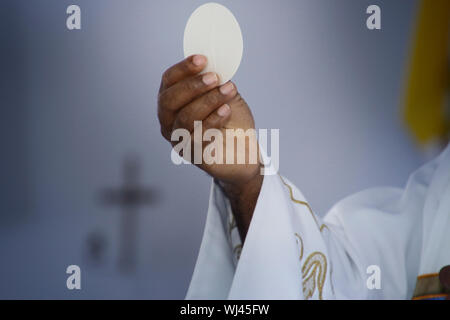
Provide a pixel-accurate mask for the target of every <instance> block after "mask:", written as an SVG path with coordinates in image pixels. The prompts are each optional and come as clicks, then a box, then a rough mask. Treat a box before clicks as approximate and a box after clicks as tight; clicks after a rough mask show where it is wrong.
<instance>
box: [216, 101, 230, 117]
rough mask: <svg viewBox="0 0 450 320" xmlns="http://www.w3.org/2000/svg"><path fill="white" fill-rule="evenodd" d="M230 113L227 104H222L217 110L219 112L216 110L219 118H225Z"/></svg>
mask: <svg viewBox="0 0 450 320" xmlns="http://www.w3.org/2000/svg"><path fill="white" fill-rule="evenodd" d="M230 111H231V109H230V106H229V105H227V104H224V105H223V106H221V107H220V108H219V110H217V114H218V115H219V116H221V117H226V116H228V115H229V114H230Z"/></svg>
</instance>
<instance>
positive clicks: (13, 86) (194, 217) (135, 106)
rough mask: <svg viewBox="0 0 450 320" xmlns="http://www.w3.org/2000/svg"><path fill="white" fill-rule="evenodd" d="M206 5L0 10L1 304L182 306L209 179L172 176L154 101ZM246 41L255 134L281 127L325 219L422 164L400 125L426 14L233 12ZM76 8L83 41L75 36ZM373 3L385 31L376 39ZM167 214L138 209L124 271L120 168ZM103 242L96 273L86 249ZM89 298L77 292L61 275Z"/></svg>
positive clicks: (310, 6) (344, 6)
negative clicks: (417, 32) (135, 172)
mask: <svg viewBox="0 0 450 320" xmlns="http://www.w3.org/2000/svg"><path fill="white" fill-rule="evenodd" d="M204 2H205V1H190V0H183V1H174V0H170V1H168V0H158V1H153V0H152V1H136V0H135V1H106V0H102V1H100V0H97V1H87V0H86V1H62V0H58V1H56V0H54V1H46V0H42V1H5V0H3V1H2V2H1V4H0V21H1V22H0V23H1V25H0V27H1V29H0V30H1V33H0V34H1V38H0V40H1V46H2V50H1V51H2V52H1V60H0V61H1V64H2V70H4V71H2V73H1V76H0V77H1V106H2V107H1V110H2V122H1V128H2V129H1V130H2V132H1V133H2V134H1V141H2V145H1V147H2V149H1V150H2V159H1V161H2V164H1V171H0V173H1V185H0V188H1V189H0V191H1V204H0V210H1V211H0V298H150V299H152V298H158V299H163V298H183V297H184V295H185V293H186V290H187V286H188V284H189V280H190V277H191V274H192V271H193V268H194V264H195V260H196V256H197V253H198V249H199V245H200V240H201V236H202V231H203V226H204V223H205V217H206V209H207V204H208V193H209V187H210V179H209V178H208V177H207V176H206V174H204V173H202V172H201V171H199V170H197V169H196V168H193V167H188V166H180V167H176V166H174V165H173V164H172V163H171V161H170V147H169V144H168V143H167V142H166V141H164V140H163V139H162V138H161V137H160V133H159V124H158V121H157V118H156V112H155V111H156V93H157V90H158V87H159V81H160V75H161V73H162V72H163V70H164V69H166V68H167V67H168V66H170V65H171V64H173V63H175V62H177V61H178V60H180V59H182V52H183V48H182V39H183V30H184V26H185V23H186V21H187V19H188V17H189V15H190V14H191V12H192V11H193V10H194V9H195V8H196V7H197V6H199V5H200V4H202V3H204ZM219 2H220V3H223V4H225V5H226V6H227V7H229V8H230V9H231V10H232V11H233V13H234V14H235V16H236V18H237V19H238V21H239V22H240V25H241V28H242V31H243V35H244V47H245V48H244V58H243V61H242V64H241V67H240V69H239V71H238V73H237V75H236V76H235V78H234V81H235V83H236V84H237V86H238V87H239V90H240V92H241V93H242V95H243V96H244V97H245V99H246V100H247V102H248V103H249V105H250V107H251V108H252V111H253V113H254V116H255V119H256V123H257V126H258V127H259V128H279V129H280V139H281V145H280V171H281V173H282V174H283V175H286V176H287V177H288V178H289V179H290V180H291V181H292V182H294V183H295V184H296V185H297V186H298V187H300V188H301V190H302V191H303V193H304V194H305V195H306V197H307V199H308V200H309V201H310V203H311V205H312V207H313V208H314V209H315V211H316V212H318V213H319V214H320V215H323V214H325V213H326V211H327V210H328V209H329V208H330V207H331V206H332V205H333V204H334V203H336V202H337V201H338V200H339V199H342V198H343V197H345V196H347V195H349V194H351V193H353V192H356V191H359V190H361V189H364V188H367V187H372V186H378V185H393V186H402V185H404V183H405V182H406V179H407V177H408V175H409V174H410V173H411V172H412V171H413V170H414V169H415V168H417V167H418V166H419V165H420V164H421V163H423V161H424V159H423V156H422V155H421V154H420V153H419V151H418V150H417V148H416V147H415V146H414V143H413V141H412V140H411V138H410V137H409V135H408V133H407V130H406V129H405V126H404V124H403V122H402V118H401V98H402V95H403V87H404V82H405V81H404V80H405V76H406V72H407V65H408V55H409V48H410V45H411V35H412V30H413V29H412V27H413V25H414V24H413V23H414V17H415V14H416V5H417V4H416V1H407V0H401V1H400V0H398V1H380V0H377V1H366V0H345V1H344V0H342V1H334V0H301V1H299V0H289V1H288V0H283V1H274V0H271V1H268V0H264V1H262V0H252V1H250V0H246V1H238V0H230V1H219ZM69 4H78V5H79V6H80V7H81V11H82V30H79V31H69V30H67V29H66V17H67V15H66V13H65V12H66V8H67V6H68V5H69ZM370 4H378V5H380V6H381V8H382V30H381V31H369V30H368V29H367V28H366V24H365V21H366V18H367V15H366V13H365V11H366V8H367V7H368V6H369V5H370ZM130 154H134V155H136V156H138V157H139V159H140V162H141V171H142V175H141V177H140V179H141V183H142V184H143V185H144V186H148V187H153V188H156V189H157V190H158V201H157V202H155V203H154V204H152V205H151V206H148V207H143V208H142V209H141V210H140V212H139V233H138V235H139V261H138V267H137V270H136V271H135V272H133V273H131V274H122V273H120V272H119V271H118V268H117V248H118V242H119V240H120V239H119V233H118V230H119V225H120V220H119V217H120V214H121V212H120V209H119V208H117V207H108V206H105V205H103V204H102V203H101V202H100V201H99V199H98V198H99V194H101V192H102V190H104V189H105V188H108V187H116V186H120V184H121V183H122V167H123V161H124V158H125V157H127V155H130ZM92 233H94V234H97V235H100V236H101V237H102V238H103V239H104V241H105V243H106V245H105V247H104V249H103V251H102V253H101V255H102V260H101V262H100V263H98V264H93V263H91V262H90V260H89V259H90V258H89V256H88V255H87V254H86V252H87V247H88V245H87V242H86V241H87V240H86V239H87V238H88V237H89V235H91V234H92ZM70 264H77V265H79V266H80V267H81V270H82V290H80V291H76V290H74V291H69V290H67V289H66V277H67V275H66V273H65V270H66V267H67V266H68V265H70Z"/></svg>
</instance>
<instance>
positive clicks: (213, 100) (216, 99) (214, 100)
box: [205, 90, 220, 105]
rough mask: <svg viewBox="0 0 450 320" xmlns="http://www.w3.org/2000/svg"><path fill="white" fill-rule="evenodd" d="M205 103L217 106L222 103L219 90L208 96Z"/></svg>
mask: <svg viewBox="0 0 450 320" xmlns="http://www.w3.org/2000/svg"><path fill="white" fill-rule="evenodd" d="M205 103H206V104H207V105H217V104H219V103H220V96H219V94H218V92H217V90H214V91H212V92H210V93H208V94H207V95H206V97H205Z"/></svg>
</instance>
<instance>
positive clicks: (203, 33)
mask: <svg viewBox="0 0 450 320" xmlns="http://www.w3.org/2000/svg"><path fill="white" fill-rule="evenodd" d="M243 49H244V43H243V40H242V33H241V28H240V27H239V23H238V22H237V20H236V18H235V17H234V15H233V14H232V13H231V11H230V10H228V9H227V8H225V7H224V6H222V5H220V4H218V3H213V2H211V3H206V4H204V5H202V6H200V7H198V8H197V9H196V10H195V11H194V12H193V13H192V15H191V17H190V18H189V20H188V22H187V24H186V29H185V31H184V56H185V57H188V56H190V55H193V54H202V55H204V56H206V57H207V58H208V65H207V66H206V68H205V70H204V72H216V73H217V74H218V75H219V78H220V83H221V84H224V83H225V82H227V81H229V80H230V79H231V78H232V77H233V76H234V74H235V73H236V71H237V70H238V68H239V65H240V64H241V59H242V52H243Z"/></svg>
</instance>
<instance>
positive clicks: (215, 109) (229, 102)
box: [158, 55, 263, 242]
mask: <svg viewBox="0 0 450 320" xmlns="http://www.w3.org/2000/svg"><path fill="white" fill-rule="evenodd" d="M206 63H207V61H206V57H204V56H200V55H195V56H191V57H189V58H187V59H185V60H183V61H181V62H180V63H178V64H176V65H174V66H172V67H171V68H169V69H168V70H166V71H165V72H164V74H163V76H162V81H161V87H160V90H159V95H158V118H159V122H160V124H161V134H162V135H163V137H164V138H166V139H167V140H168V141H169V142H170V143H171V144H172V145H175V144H177V143H178V142H173V141H171V140H172V139H171V136H172V132H173V131H174V130H175V129H181V128H182V129H186V130H188V131H189V132H190V133H191V141H192V144H194V142H193V140H194V139H193V138H194V137H193V131H194V121H202V128H203V132H205V131H206V130H207V129H218V130H220V131H221V132H222V136H223V150H224V152H223V161H222V164H210V165H208V164H206V163H204V162H203V163H202V164H198V165H197V166H198V167H199V168H200V169H202V170H204V171H205V172H207V173H208V174H210V175H211V176H212V177H214V178H215V179H216V180H218V181H219V185H220V187H221V188H222V190H223V191H224V193H225V194H226V196H227V197H228V199H229V200H230V203H231V207H232V210H233V214H234V216H235V218H236V222H237V227H238V229H239V233H240V235H241V239H242V242H244V241H245V237H246V234H247V230H248V228H249V226H250V222H251V218H252V216H253V211H254V209H255V206H256V201H257V199H258V196H259V192H260V190H261V186H262V182H263V176H262V175H261V174H260V164H259V157H258V156H259V149H258V143H257V141H256V137H254V139H247V142H248V143H246V144H245V145H246V146H245V148H244V151H240V150H239V149H238V148H233V149H232V150H233V152H234V150H236V152H234V153H235V155H234V158H235V159H234V162H233V163H234V164H225V163H226V162H225V155H226V150H227V146H228V147H230V146H231V144H230V142H229V141H228V143H227V139H226V131H225V130H227V129H243V130H244V131H245V130H247V129H254V128H255V124H254V120H253V116H252V114H251V112H250V109H249V107H248V105H247V103H246V102H245V101H244V100H243V99H242V97H241V95H240V94H239V93H238V91H237V89H236V86H235V85H234V84H233V83H232V82H228V83H226V84H224V85H222V86H220V87H219V79H218V77H217V75H216V74H214V73H206V74H202V75H200V74H199V73H200V72H201V71H202V70H203V69H204V68H205V66H206ZM244 141H245V140H244ZM252 143H253V144H254V145H253V150H256V151H255V152H256V153H257V156H256V160H257V161H256V163H253V164H252V163H250V161H248V160H249V159H250V157H249V150H252V148H251V147H250V145H251V144H252ZM207 145H208V143H204V142H202V143H201V146H200V147H201V150H202V155H203V150H204V148H205V147H206V146H207ZM230 149H231V148H230ZM192 150H194V146H192ZM239 152H241V154H240V155H241V156H242V152H243V153H245V154H244V157H245V158H244V159H246V160H245V163H244V164H237V163H238V162H237V158H238V156H239ZM191 159H193V157H191Z"/></svg>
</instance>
